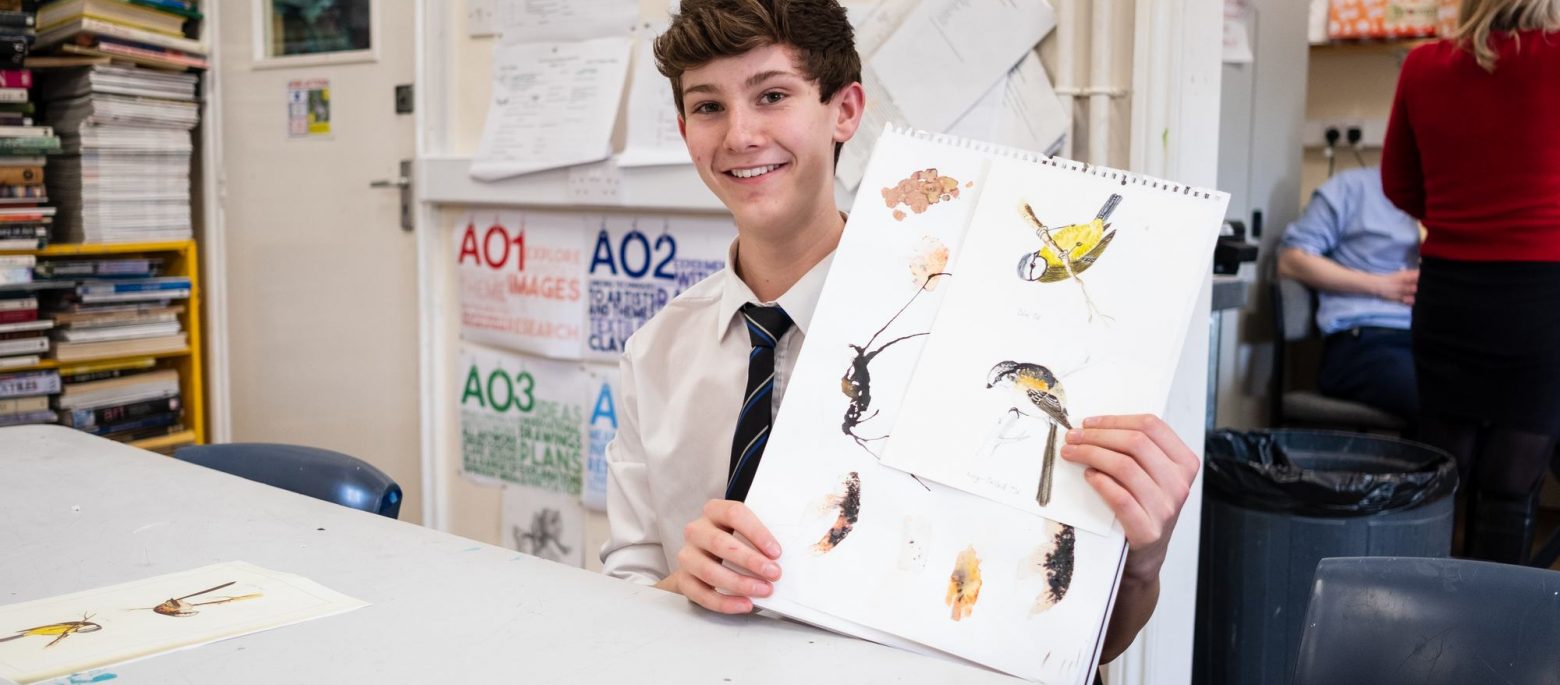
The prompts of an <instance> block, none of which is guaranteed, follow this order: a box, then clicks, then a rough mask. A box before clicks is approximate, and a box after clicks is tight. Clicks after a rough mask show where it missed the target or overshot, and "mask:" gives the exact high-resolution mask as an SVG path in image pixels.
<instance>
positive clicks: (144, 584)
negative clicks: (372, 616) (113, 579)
mask: <svg viewBox="0 0 1560 685" xmlns="http://www.w3.org/2000/svg"><path fill="white" fill-rule="evenodd" d="M365 606H368V603H367V602H364V601H361V600H358V599H353V598H351V597H348V596H346V595H343V594H341V593H339V592H336V591H334V590H331V589H329V588H327V587H325V586H323V585H320V584H319V583H316V582H314V581H312V580H310V579H308V578H305V577H303V576H298V575H293V574H291V573H280V572H277V571H272V570H269V569H264V568H261V567H259V566H255V565H253V564H248V563H244V562H241V561H230V562H226V563H221V564H212V565H210V566H203V567H201V568H197V569H191V570H188V571H180V572H178V573H169V574H166V575H161V576H157V577H155V578H147V579H144V580H136V581H131V582H128V583H121V584H119V585H111V586H108V587H100V588H95V589H91V590H83V591H81V592H74V593H71V594H67V595H60V596H58V597H49V598H46V599H39V600H34V601H30V602H22V603H20V604H11V605H8V606H4V607H0V638H11V637H12V636H16V637H15V639H7V640H5V641H4V642H0V678H9V679H12V680H15V681H17V682H22V683H30V682H36V681H39V680H44V679H47V678H54V677H59V676H64V675H68V674H71V673H77V672H80V671H85V670H87V669H91V668H101V667H103V666H108V665H111V664H116V663H119V662H123V661H130V660H132V659H140V658H144V657H149V656H153V655H157V654H162V653H164V652H170V651H173V650H176V649H186V648H190V647H196V646H199V645H204V644H208V643H211V642H216V641H218V640H224V639H228V638H233V637H239V636H241V635H248V634H251V633H258V632H260V631H263V630H271V629H273V628H280V627H282V626H287V625H292V624H294V623H302V622H304V621H310V620H314V619H317V618H323V617H326V616H331V615H334V614H339V613H343V612H346V611H351V610H353V609H358V608H361V607H365Z"/></svg>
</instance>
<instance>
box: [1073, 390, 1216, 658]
mask: <svg viewBox="0 0 1560 685" xmlns="http://www.w3.org/2000/svg"><path fill="white" fill-rule="evenodd" d="M1062 458H1063V459H1066V460H1067V461H1071V462H1075V463H1078V464H1082V465H1084V466H1085V467H1086V470H1085V471H1084V474H1083V476H1084V479H1085V480H1087V481H1088V482H1089V485H1091V486H1093V487H1094V489H1095V490H1096V491H1097V492H1099V493H1100V496H1101V497H1104V498H1105V502H1106V503H1107V504H1109V505H1110V508H1111V511H1112V512H1114V513H1115V514H1116V519H1117V520H1119V521H1120V522H1121V528H1122V531H1123V532H1125V533H1126V536H1127V562H1126V569H1125V570H1123V572H1122V577H1121V587H1120V589H1119V590H1118V591H1117V593H1116V608H1115V611H1113V612H1112V614H1111V619H1110V625H1109V626H1108V627H1107V628H1106V630H1105V645H1104V648H1103V650H1102V653H1101V655H1100V660H1101V661H1102V662H1103V661H1110V660H1112V659H1115V658H1116V657H1117V656H1119V655H1120V654H1121V653H1122V652H1124V651H1126V649H1127V647H1128V646H1129V645H1131V644H1132V641H1133V640H1134V639H1136V638H1137V634H1138V632H1140V631H1141V630H1143V626H1144V625H1145V624H1147V623H1148V619H1149V617H1151V616H1153V615H1154V605H1155V604H1157V603H1158V602H1159V570H1160V568H1162V567H1163V566H1164V563H1165V553H1166V551H1167V550H1168V549H1169V548H1170V534H1171V533H1172V532H1173V531H1174V530H1175V523H1176V519H1177V518H1178V517H1179V516H1180V515H1181V507H1182V505H1184V504H1186V498H1187V496H1188V495H1189V494H1191V491H1192V483H1193V482H1194V481H1195V480H1196V478H1197V469H1198V468H1199V467H1201V465H1202V462H1201V461H1200V460H1199V459H1198V458H1197V455H1196V453H1194V452H1192V450H1191V449H1190V448H1188V447H1187V446H1186V443H1184V442H1182V441H1181V438H1180V437H1178V436H1176V434H1175V431H1173V430H1171V429H1170V426H1169V424H1166V423H1165V422H1164V421H1163V420H1161V419H1160V418H1159V417H1157V416H1152V415H1147V414H1142V415H1136V416H1097V417H1090V418H1087V419H1084V420H1083V427H1082V428H1075V429H1073V430H1070V431H1067V444H1066V445H1065V446H1063V447H1062Z"/></svg>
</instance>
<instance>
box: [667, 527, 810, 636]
mask: <svg viewBox="0 0 1560 685" xmlns="http://www.w3.org/2000/svg"><path fill="white" fill-rule="evenodd" d="M738 536H740V537H738ZM744 538H745V539H746V540H744ZM748 540H750V541H752V544H749V543H748V542H747V541H748ZM759 550H762V552H761V551H759ZM779 558H780V543H779V542H776V541H775V537H774V536H773V535H770V533H769V529H768V528H765V527H764V524H763V523H760V522H759V520H758V516H756V515H754V514H753V510H751V509H748V508H747V505H745V504H743V503H741V502H736V501H732V500H722V499H712V500H710V501H709V502H706V503H705V505H704V515H703V516H701V517H699V518H698V520H695V521H693V522H692V523H689V524H688V525H687V527H685V528H683V547H682V549H681V550H679V551H678V552H677V565H678V567H679V568H678V570H677V572H676V573H673V574H672V575H670V576H668V577H667V578H666V581H663V582H662V584H661V587H663V588H664V589H668V590H675V591H676V592H678V593H681V594H682V595H683V596H684V597H687V598H688V599H689V600H691V601H693V602H695V603H697V604H698V605H699V606H702V607H704V608H706V609H709V610H710V611H718V612H720V613H723V614H743V613H747V612H750V611H752V610H753V600H751V599H749V597H768V596H769V593H771V592H773V591H774V586H773V585H771V584H770V581H775V580H779V579H780V564H778V563H776V562H775V560H776V559H779ZM724 562H730V563H731V564H733V565H735V566H738V567H740V568H743V569H746V570H747V572H748V573H749V574H751V575H752V576H753V577H748V576H744V575H742V574H740V573H737V572H736V571H733V570H732V569H730V568H727V567H726V566H725V564H724ZM763 579H768V580H763Z"/></svg>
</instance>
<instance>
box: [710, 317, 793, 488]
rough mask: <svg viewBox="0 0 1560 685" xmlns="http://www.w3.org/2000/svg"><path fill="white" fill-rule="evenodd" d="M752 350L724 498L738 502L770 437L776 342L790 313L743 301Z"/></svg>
mask: <svg viewBox="0 0 1560 685" xmlns="http://www.w3.org/2000/svg"><path fill="white" fill-rule="evenodd" d="M742 318H743V320H744V321H745V322H746V323H747V330H748V338H749V339H751V340H752V341H753V352H752V353H751V354H749V355H748V382H747V392H746V393H745V394H743V396H742V398H743V399H742V411H741V413H739V414H737V432H736V434H735V435H734V436H733V437H732V439H731V469H730V472H729V474H728V476H729V478H728V480H727V481H726V499H731V500H737V501H738V502H740V501H742V500H744V499H746V498H747V493H748V488H749V487H750V486H752V485H753V474H755V473H757V472H758V460H759V458H760V457H762V456H763V454H764V443H766V442H768V441H769V426H770V424H771V423H773V422H774V416H773V411H774V410H773V408H772V407H773V406H774V397H773V396H774V389H775V345H776V344H777V343H779V341H780V338H782V337H784V336H785V332H786V331H788V330H791V317H789V316H786V313H785V310H784V309H781V308H780V307H779V306H772V307H766V306H763V305H758V304H753V303H751V302H749V303H748V304H745V305H742Z"/></svg>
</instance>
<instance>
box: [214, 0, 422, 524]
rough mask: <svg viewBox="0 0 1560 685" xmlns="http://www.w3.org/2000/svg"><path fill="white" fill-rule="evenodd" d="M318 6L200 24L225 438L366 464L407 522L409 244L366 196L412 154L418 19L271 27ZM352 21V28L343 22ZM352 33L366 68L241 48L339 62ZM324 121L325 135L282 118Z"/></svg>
mask: <svg viewBox="0 0 1560 685" xmlns="http://www.w3.org/2000/svg"><path fill="white" fill-rule="evenodd" d="M213 4H215V3H213ZM331 4H332V3H313V7H308V5H309V3H298V2H274V1H273V0H246V1H245V2H223V3H222V6H221V13H220V15H219V16H217V17H215V18H214V19H215V23H216V27H215V28H216V29H217V30H216V32H215V41H214V42H215V43H216V45H215V50H216V54H217V57H218V66H217V73H216V74H215V77H216V79H215V80H216V88H215V91H214V96H215V97H217V98H219V107H220V112H221V122H220V124H219V126H220V132H219V134H218V137H219V139H220V142H221V146H222V149H221V160H222V161H221V169H220V170H219V196H218V198H217V201H218V202H220V207H221V211H222V213H223V217H222V222H221V223H222V229H221V230H222V244H223V245H224V246H225V247H224V248H223V249H222V251H221V253H222V258H223V261H224V262H225V268H224V269H223V271H225V273H216V274H213V278H225V281H224V284H225V286H226V287H225V290H226V293H227V295H226V298H225V303H223V304H225V312H226V322H227V326H226V336H225V337H226V340H227V350H226V351H227V355H228V364H227V367H228V373H229V375H228V383H227V384H226V387H227V388H228V393H227V394H228V396H229V397H228V398H227V400H228V401H229V405H228V411H229V415H230V417H231V434H230V436H229V438H230V439H231V440H233V441H264V442H287V443H296V444H305V445H313V446H317V447H324V448H327V449H333V450H338V451H341V452H345V453H347V454H350V455H353V456H356V457H358V458H360V459H363V460H366V461H368V462H369V463H372V464H374V465H375V466H377V467H379V468H380V469H381V470H383V471H385V472H386V473H388V474H389V475H390V476H391V477H392V478H394V479H395V480H396V482H397V483H399V484H400V485H401V488H402V489H403V490H404V491H405V495H406V499H405V501H404V502H403V504H402V506H401V519H402V520H407V521H414V522H420V521H421V519H422V500H423V493H422V487H421V473H422V471H421V466H420V454H421V442H420V430H419V404H418V394H419V387H418V324H417V322H418V303H417V261H416V241H415V236H414V234H413V232H411V231H407V230H403V229H402V228H401V226H400V221H401V218H400V209H399V192H398V190H397V189H396V188H395V187H381V188H371V187H370V185H369V184H370V182H371V181H374V180H378V179H393V178H395V177H396V176H397V175H398V165H399V162H400V160H403V159H411V157H412V156H413V154H414V147H415V138H414V136H415V128H414V127H415V122H414V115H412V114H397V113H396V100H397V98H396V86H397V85H401V84H411V83H412V82H413V80H414V69H415V63H416V60H415V57H416V54H415V50H416V48H415V46H416V45H417V44H418V41H417V40H416V35H415V33H414V26H415V19H414V16H413V15H414V9H415V6H416V3H413V2H407V1H405V0H371V1H370V0H361V2H356V3H355V2H352V1H351V0H348V1H346V2H337V3H334V5H335V6H336V8H337V9H336V10H326V12H327V14H324V15H320V14H313V15H310V16H307V17H305V16H301V15H299V14H284V16H282V17H281V18H280V19H278V18H277V17H276V16H275V14H274V13H275V12H277V11H283V12H284V13H285V12H298V13H309V12H314V11H316V10H317V9H318V8H319V7H320V6H322V5H324V6H329V5H331ZM355 5H361V6H363V7H365V8H366V9H368V10H369V11H370V12H371V13H372V17H371V20H370V21H369V22H368V23H367V24H363V23H362V22H361V21H359V20H358V19H357V18H355V17H353V16H351V15H350V12H348V11H346V10H350V8H351V7H353V6H355ZM289 6H291V7H293V8H298V7H302V9H287V8H288V7H289ZM277 7H281V8H282V9H281V10H278V9H277ZM213 9H215V8H213ZM332 11H335V12H337V14H334V15H331V14H328V13H329V12H332ZM311 22H312V23H311ZM365 26H366V27H367V28H368V31H367V33H368V35H369V36H370V37H371V42H372V47H371V48H370V49H369V50H367V51H358V52H356V53H337V54H331V53H326V54H316V55H305V56H297V57H284V58H282V59H270V58H267V57H264V56H263V55H266V54H271V53H268V52H265V51H264V50H261V49H259V48H257V45H259V46H260V48H265V47H267V45H270V44H274V43H275V42H276V41H273V40H271V39H272V38H274V37H275V36H274V35H272V34H273V33H276V32H280V33H281V34H282V36H283V37H284V38H286V39H289V40H290V39H294V38H301V39H302V41H303V42H301V43H286V42H284V45H308V44H309V43H308V42H307V41H309V40H311V38H310V37H311V36H313V38H312V40H315V41H316V43H315V44H316V45H318V44H321V43H325V42H331V41H342V40H345V41H347V42H348V43H349V45H347V46H340V45H338V46H336V47H351V46H352V45H357V44H360V43H361V41H362V40H363V33H364V31H363V27H365ZM273 29H274V30H273ZM353 41H357V42H355V43H354V42H353ZM285 49H290V50H297V49H300V48H298V47H293V48H285ZM295 81H297V82H301V83H298V84H295V85H297V86H298V87H297V88H290V87H289V84H291V83H292V82H295ZM326 87H328V91H327V93H328V97H327V96H326V93H322V92H320V91H322V90H324V88H326ZM290 100H296V102H297V103H298V104H300V105H303V106H302V107H290V104H292V103H291V102H290ZM326 111H328V121H329V124H328V129H329V130H328V132H326V131H324V130H323V129H324V127H323V126H321V125H320V124H321V122H320V121H318V120H317V121H316V122H315V125H314V127H313V131H312V133H311V132H310V131H309V126H308V122H307V120H306V119H296V118H295V116H296V115H300V114H302V115H305V116H306V115H307V114H308V113H310V112H313V113H315V115H316V118H317V119H318V117H319V115H320V114H324V113H325V112H326ZM300 124H301V125H302V126H301V127H299V126H298V125H300ZM219 306H220V305H219ZM222 399H223V398H215V401H217V402H221V401H222Z"/></svg>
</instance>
